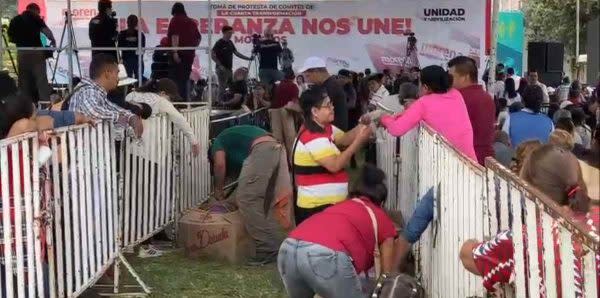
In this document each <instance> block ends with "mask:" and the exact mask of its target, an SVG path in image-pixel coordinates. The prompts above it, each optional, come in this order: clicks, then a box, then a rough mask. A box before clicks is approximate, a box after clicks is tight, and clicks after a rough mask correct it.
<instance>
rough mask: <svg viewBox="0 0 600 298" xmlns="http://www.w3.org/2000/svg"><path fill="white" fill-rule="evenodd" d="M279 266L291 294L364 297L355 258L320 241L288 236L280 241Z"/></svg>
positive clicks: (294, 296)
mask: <svg viewBox="0 0 600 298" xmlns="http://www.w3.org/2000/svg"><path fill="white" fill-rule="evenodd" d="M277 268H278V269H279V274H281V279H282V280H283V284H284V285H285V289H286V291H287V293H288V295H289V297H291V298H312V297H313V296H314V295H315V293H316V294H319V295H320V296H321V297H327V298H353V297H365V294H364V293H363V292H362V286H361V283H360V280H359V278H358V275H357V274H356V270H354V265H353V264H352V259H351V258H350V257H349V256H348V255H347V254H346V253H343V252H337V251H334V250H331V249H329V248H327V247H324V246H322V245H319V244H315V243H311V242H306V241H301V240H296V239H293V238H287V239H285V241H284V242H283V244H281V248H280V249H279V255H278V257H277Z"/></svg>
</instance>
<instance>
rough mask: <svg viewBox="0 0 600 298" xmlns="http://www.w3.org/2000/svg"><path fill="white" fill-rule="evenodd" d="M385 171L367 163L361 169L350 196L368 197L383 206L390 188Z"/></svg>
mask: <svg viewBox="0 0 600 298" xmlns="http://www.w3.org/2000/svg"><path fill="white" fill-rule="evenodd" d="M385 177H386V176H385V173H384V172H383V171H382V170H381V169H379V168H377V167H376V166H374V165H372V164H369V163H367V164H365V165H364V166H363V167H362V169H361V170H360V179H359V181H358V183H357V185H356V187H355V189H354V190H353V191H352V192H350V197H351V198H354V197H367V198H369V200H371V202H373V203H374V204H375V205H378V206H382V205H383V204H384V203H385V201H386V200H387V195H388V189H387V186H386V185H385Z"/></svg>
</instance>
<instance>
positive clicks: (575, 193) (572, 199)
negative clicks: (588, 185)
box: [565, 184, 590, 213]
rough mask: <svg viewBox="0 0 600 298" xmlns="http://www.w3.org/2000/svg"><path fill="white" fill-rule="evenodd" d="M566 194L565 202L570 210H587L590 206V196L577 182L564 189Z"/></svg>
mask: <svg viewBox="0 0 600 298" xmlns="http://www.w3.org/2000/svg"><path fill="white" fill-rule="evenodd" d="M565 193H566V195H567V204H568V205H569V208H571V210H573V211H576V212H582V213H583V212H588V210H589V208H590V198H589V197H588V195H587V193H586V192H585V188H584V187H581V186H580V185H579V184H575V185H573V186H570V187H569V188H567V189H566V191H565Z"/></svg>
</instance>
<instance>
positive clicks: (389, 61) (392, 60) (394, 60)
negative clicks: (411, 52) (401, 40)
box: [380, 56, 404, 66]
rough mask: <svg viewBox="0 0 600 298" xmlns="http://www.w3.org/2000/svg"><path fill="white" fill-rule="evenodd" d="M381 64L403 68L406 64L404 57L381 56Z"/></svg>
mask: <svg viewBox="0 0 600 298" xmlns="http://www.w3.org/2000/svg"><path fill="white" fill-rule="evenodd" d="M380 59H381V63H383V64H385V65H393V66H402V65H403V64H404V58H403V57H390V56H381V58H380Z"/></svg>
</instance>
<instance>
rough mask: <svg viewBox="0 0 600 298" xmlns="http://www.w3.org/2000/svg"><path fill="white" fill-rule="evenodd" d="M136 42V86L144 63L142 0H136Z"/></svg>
mask: <svg viewBox="0 0 600 298" xmlns="http://www.w3.org/2000/svg"><path fill="white" fill-rule="evenodd" d="M137 3H138V27H137V31H138V40H137V41H138V42H137V48H138V49H137V54H138V55H137V59H138V69H137V80H138V86H140V87H141V86H142V77H143V76H144V74H143V73H142V69H143V67H142V66H143V64H144V53H143V52H142V26H141V24H142V0H138V1H137Z"/></svg>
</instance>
